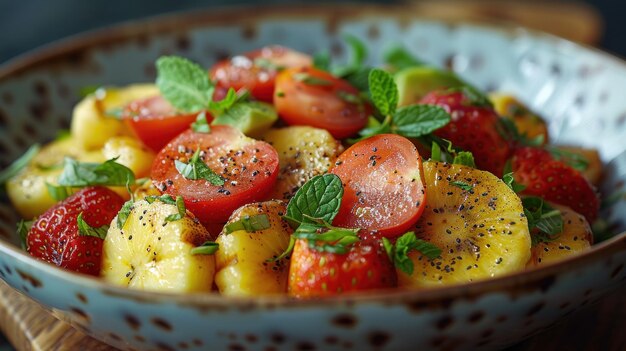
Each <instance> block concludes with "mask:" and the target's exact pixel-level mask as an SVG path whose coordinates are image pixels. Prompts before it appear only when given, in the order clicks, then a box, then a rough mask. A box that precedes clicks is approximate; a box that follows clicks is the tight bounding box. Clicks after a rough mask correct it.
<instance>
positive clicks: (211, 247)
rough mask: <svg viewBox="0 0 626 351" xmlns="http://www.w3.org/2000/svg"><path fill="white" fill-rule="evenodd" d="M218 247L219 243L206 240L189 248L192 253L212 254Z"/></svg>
mask: <svg viewBox="0 0 626 351" xmlns="http://www.w3.org/2000/svg"><path fill="white" fill-rule="evenodd" d="M219 248H220V245H219V244H218V243H216V242H214V241H206V242H205V243H204V244H202V245H200V246H198V247H194V248H193V249H191V251H190V252H191V254H192V255H213V254H215V253H216V252H217V250H218V249H219Z"/></svg>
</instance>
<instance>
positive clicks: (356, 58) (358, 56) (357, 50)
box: [344, 35, 367, 67]
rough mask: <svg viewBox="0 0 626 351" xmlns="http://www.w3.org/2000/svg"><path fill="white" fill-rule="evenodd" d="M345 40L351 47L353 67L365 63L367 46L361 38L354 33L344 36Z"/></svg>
mask: <svg viewBox="0 0 626 351" xmlns="http://www.w3.org/2000/svg"><path fill="white" fill-rule="evenodd" d="M344 40H345V41H346V43H347V44H348V47H349V48H350V62H349V65H350V66H351V67H359V66H362V65H363V62H364V61H365V59H366V58H367V48H366V47H365V43H363V42H362V41H361V40H360V39H359V38H357V37H355V36H353V35H346V36H344Z"/></svg>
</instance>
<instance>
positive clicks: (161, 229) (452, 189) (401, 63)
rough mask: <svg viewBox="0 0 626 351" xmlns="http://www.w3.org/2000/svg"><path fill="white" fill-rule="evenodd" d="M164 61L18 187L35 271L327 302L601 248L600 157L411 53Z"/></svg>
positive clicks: (107, 93)
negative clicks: (381, 61)
mask: <svg viewBox="0 0 626 351" xmlns="http://www.w3.org/2000/svg"><path fill="white" fill-rule="evenodd" d="M348 44H349V45H350V46H351V47H352V55H351V57H350V59H349V60H348V62H343V63H337V62H332V61H331V59H330V56H329V55H328V54H327V53H320V54H316V55H314V56H310V55H308V54H305V53H301V52H297V51H295V50H292V49H289V48H285V47H281V46H269V47H265V48H261V49H259V50H256V51H253V52H248V53H244V54H242V55H238V56H234V57H232V58H229V59H226V60H224V61H222V62H218V63H217V64H215V65H214V66H213V67H210V68H206V67H201V66H199V65H198V64H196V63H194V62H191V61H189V60H187V59H185V58H182V57H176V56H164V57H161V58H159V59H158V60H157V61H156V70H157V78H156V82H155V83H154V84H135V85H130V86H127V87H101V88H98V89H97V90H95V91H92V92H90V93H89V94H87V95H86V96H85V97H84V98H83V99H82V101H80V102H79V103H78V104H77V105H76V107H75V108H74V111H73V115H72V121H71V130H70V131H69V132H65V133H62V135H60V136H59V137H58V138H57V139H56V140H54V141H51V142H50V143H48V144H46V145H44V146H39V145H34V146H33V147H31V149H30V150H29V151H28V152H27V153H26V154H25V155H23V156H22V157H21V158H20V159H19V160H17V161H16V162H15V163H14V164H13V165H11V167H9V168H8V169H6V170H5V171H4V172H3V173H2V175H0V178H1V179H2V180H3V182H4V183H5V185H6V191H7V194H8V197H9V198H10V200H11V202H12V203H13V206H14V208H15V210H16V211H17V212H18V213H19V214H20V215H21V216H22V217H23V218H24V220H22V221H21V222H20V223H18V234H19V236H20V238H21V240H22V245H23V248H24V249H25V250H26V251H27V252H28V253H29V254H30V255H32V256H33V257H35V258H36V259H39V260H43V261H45V262H48V263H50V264H54V265H57V266H59V267H62V268H64V269H67V270H71V271H75V272H78V273H81V274H86V275H92V276H97V277H100V279H102V280H104V281H106V282H108V283H111V284H115V285H120V286H124V287H128V288H131V289H143V290H152V291H170V292H207V293H219V294H222V295H225V296H261V295H277V294H288V295H290V296H293V297H297V298H308V297H321V296H330V295H337V294H341V293H347V292H357V291H365V290H374V289H390V288H402V289H428V288H433V287H438V286H445V285H451V284H465V283H470V282H475V281H479V280H484V279H489V278H493V277H498V276H502V275H507V274H511V273H514V272H519V271H523V270H525V269H529V268H534V267H539V266H543V265H546V264H549V263H551V262H555V261H558V260H562V259H564V258H566V257H569V256H572V255H576V254H578V253H581V252H584V251H585V250H588V249H589V248H590V247H591V245H592V244H593V241H594V234H593V233H592V230H591V225H590V223H594V222H595V221H597V220H598V219H599V215H598V213H599V209H600V199H599V195H598V193H597V191H596V188H595V185H594V184H598V182H599V181H600V179H601V176H602V162H601V161H600V158H599V156H598V153H597V152H596V151H595V150H589V149H582V148H577V147H571V146H569V147H564V146H557V145H551V144H550V143H549V140H550V138H549V135H548V128H547V125H546V122H545V121H544V120H543V119H542V118H541V117H540V116H539V115H537V114H536V113H534V112H533V111H531V110H530V109H529V108H528V107H526V106H525V105H524V104H523V103H521V102H520V101H518V100H516V99H515V97H513V96H511V95H508V94H505V93H493V94H490V95H487V94H485V93H483V92H481V91H479V90H478V89H476V88H475V87H474V86H472V85H471V84H469V83H467V82H465V81H464V80H463V79H461V78H460V77H459V76H457V75H456V74H454V73H453V72H449V71H445V70H441V69H439V68H436V67H434V66H431V65H428V64H426V63H424V62H422V61H421V60H419V59H417V58H415V57H412V56H411V55H410V54H409V53H408V52H407V51H406V50H404V49H402V48H394V49H393V50H391V51H389V52H388V53H387V54H386V55H385V65H384V66H382V67H370V66H367V65H365V64H364V62H365V61H366V57H365V55H366V51H365V49H364V46H363V44H362V43H360V42H359V41H358V40H357V39H355V38H349V39H348Z"/></svg>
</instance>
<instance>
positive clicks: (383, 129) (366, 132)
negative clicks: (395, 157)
mask: <svg viewBox="0 0 626 351" xmlns="http://www.w3.org/2000/svg"><path fill="white" fill-rule="evenodd" d="M385 133H391V116H387V117H385V120H384V121H383V123H380V122H379V121H378V120H377V119H376V118H375V117H373V116H370V117H369V119H368V121H367V125H366V126H365V128H363V129H361V131H360V132H359V135H360V136H361V137H360V138H356V139H348V143H349V144H356V143H357V142H359V141H361V140H364V139H367V138H369V137H371V136H374V135H378V134H385Z"/></svg>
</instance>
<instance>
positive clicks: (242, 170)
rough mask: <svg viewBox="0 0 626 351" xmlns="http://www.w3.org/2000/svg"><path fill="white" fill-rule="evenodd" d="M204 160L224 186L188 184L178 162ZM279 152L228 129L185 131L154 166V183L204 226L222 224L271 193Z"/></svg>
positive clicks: (237, 131) (205, 182) (166, 148)
mask: <svg viewBox="0 0 626 351" xmlns="http://www.w3.org/2000/svg"><path fill="white" fill-rule="evenodd" d="M197 149H200V151H201V152H200V159H201V160H203V161H204V163H205V164H206V165H207V166H209V168H211V170H213V171H214V172H215V173H217V174H218V175H220V176H221V177H222V178H223V179H224V180H225V183H224V185H222V186H218V185H212V184H211V183H210V182H209V181H207V180H204V179H199V180H190V179H185V178H184V177H183V176H182V175H181V174H180V173H179V172H178V170H177V169H176V167H175V165H174V161H175V160H178V161H180V162H185V163H188V162H189V160H190V159H191V157H192V155H193V154H194V152H195V151H196V150H197ZM278 168H279V167H278V153H277V152H276V150H275V149H274V148H273V147H272V146H271V145H269V144H268V143H265V142H263V141H258V140H254V139H250V138H248V137H246V136H245V135H243V133H241V132H240V131H239V130H237V129H235V128H233V127H230V126H212V127H211V132H210V133H195V132H193V131H192V130H188V131H186V132H183V133H182V134H180V135H179V136H178V137H176V138H175V139H173V140H171V141H170V142H169V143H168V144H167V146H165V148H163V149H162V150H161V152H159V153H158V154H157V156H156V158H155V160H154V163H153V164H152V172H151V178H152V182H153V183H154V185H155V186H156V188H157V189H159V191H161V192H162V193H165V194H170V195H172V196H174V197H175V196H178V195H180V196H182V197H183V199H184V200H185V206H186V207H187V209H188V210H190V211H191V212H192V213H193V214H194V215H196V217H198V219H200V221H201V222H203V223H224V222H226V220H228V217H229V216H230V215H231V213H232V212H233V211H234V210H236V209H237V208H239V207H240V206H242V205H245V204H248V203H251V202H254V201H259V200H262V199H264V197H265V196H266V195H267V194H268V193H269V192H270V190H271V189H272V186H273V185H274V183H275V182H276V177H277V175H278Z"/></svg>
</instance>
